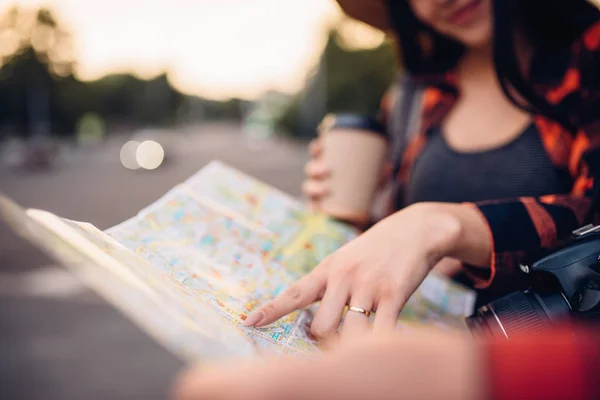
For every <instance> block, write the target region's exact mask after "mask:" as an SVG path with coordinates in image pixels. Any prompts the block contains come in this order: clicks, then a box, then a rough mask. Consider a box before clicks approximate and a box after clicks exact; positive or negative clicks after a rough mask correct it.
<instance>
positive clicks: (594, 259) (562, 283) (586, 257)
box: [467, 225, 600, 339]
mask: <svg viewBox="0 0 600 400" xmlns="http://www.w3.org/2000/svg"><path fill="white" fill-rule="evenodd" d="M521 270H522V271H523V272H524V273H526V274H529V275H530V277H531V278H532V279H531V286H530V288H529V289H528V290H525V291H522V292H514V293H510V294H508V295H506V296H504V297H502V298H500V299H498V300H495V301H492V302H491V303H489V304H487V305H485V306H482V307H480V308H479V309H478V310H477V311H476V312H475V314H474V315H472V316H470V317H468V318H467V325H468V326H469V328H470V329H471V331H472V332H473V334H474V335H476V336H479V335H487V336H490V335H491V336H496V337H500V338H506V339H509V338H510V337H511V336H512V335H515V334H520V333H531V332H536V331H541V330H545V329H548V328H550V327H551V326H552V325H554V324H556V323H557V322H561V321H564V320H566V319H570V318H576V319H579V320H587V319H595V318H598V317H600V226H593V225H588V226H585V227H583V228H581V229H579V230H577V231H575V232H573V236H572V237H571V238H570V239H569V240H567V241H565V242H564V243H562V244H561V245H560V246H558V247H557V248H555V249H553V251H552V252H551V253H550V254H546V255H545V256H543V257H542V258H539V259H538V260H537V261H536V262H534V263H533V264H532V265H531V266H528V265H521Z"/></svg>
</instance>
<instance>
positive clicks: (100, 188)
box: [0, 125, 306, 400]
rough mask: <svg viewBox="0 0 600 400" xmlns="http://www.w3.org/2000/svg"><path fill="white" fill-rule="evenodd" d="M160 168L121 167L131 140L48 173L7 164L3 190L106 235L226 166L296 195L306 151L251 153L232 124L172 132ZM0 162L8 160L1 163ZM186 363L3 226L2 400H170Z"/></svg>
mask: <svg viewBox="0 0 600 400" xmlns="http://www.w3.org/2000/svg"><path fill="white" fill-rule="evenodd" d="M162 139H164V140H161V141H162V142H164V146H165V148H166V151H167V156H169V159H168V160H167V162H166V163H165V164H164V166H162V167H160V168H159V169H158V170H155V171H130V170H126V169H125V168H123V167H122V166H121V164H120V162H119V151H120V148H121V146H122V144H123V143H125V141H126V140H127V138H126V137H119V138H111V139H110V140H109V141H107V142H105V143H103V144H101V145H99V146H96V147H90V148H82V149H67V150H66V151H65V152H64V154H63V155H64V157H63V158H62V159H61V161H60V163H59V164H58V165H57V167H56V168H55V169H54V170H52V171H47V172H15V171H10V170H8V169H6V168H2V167H1V166H0V192H4V193H5V194H7V195H8V196H9V197H11V198H12V199H14V200H16V201H17V202H18V203H20V204H21V205H24V206H27V207H36V208H41V209H45V210H48V211H51V212H54V213H56V214H58V215H60V216H63V217H67V218H71V219H75V220H81V221H89V222H91V223H93V224H95V225H96V226H97V227H99V228H101V229H106V228H108V227H110V226H112V225H114V224H116V223H118V222H120V221H122V220H124V219H126V218H128V217H130V216H132V215H133V214H135V213H136V212H137V211H138V210H139V209H141V208H142V207H144V206H146V205H148V204H149V203H151V202H152V201H154V200H156V199H157V198H158V197H160V196H161V195H162V194H163V193H165V192H166V191H167V190H168V189H170V188H171V187H172V186H174V185H175V184H177V183H179V182H181V181H183V180H184V179H185V178H187V177H189V176H190V175H192V174H193V173H194V172H195V171H197V170H198V169H200V168H201V167H202V166H204V165H205V164H206V163H208V162H209V161H211V160H214V159H219V160H221V161H224V162H226V163H228V164H230V165H232V166H234V167H237V168H239V169H241V170H243V171H245V172H247V173H249V174H251V175H253V176H255V177H258V178H259V179H262V180H264V181H266V182H267V183H270V184H273V185H275V186H277V187H279V188H280V189H282V190H284V191H286V192H288V193H290V194H292V195H294V196H298V195H299V194H300V182H301V178H302V166H303V164H304V162H305V159H306V154H305V153H306V151H305V146H303V145H302V144H298V143H291V142H284V141H271V142H267V143H264V144H263V145H262V147H261V148H256V147H254V146H251V147H249V146H248V143H247V141H246V140H245V139H244V137H243V136H242V135H241V134H240V132H239V129H238V128H237V127H235V126H228V125H211V126H202V127H199V128H195V129H188V130H187V131H181V132H172V133H170V134H169V135H168V136H164V137H163V138H162ZM0 161H1V160H0ZM181 367H182V364H181V362H180V361H179V360H178V359H176V358H175V357H174V356H173V355H171V354H170V353H168V352H167V351H166V350H164V349H163V348H162V347H160V346H159V345H157V344H155V343H154V342H153V341H152V340H151V339H150V338H149V337H147V336H146V335H145V334H144V333H143V332H141V331H140V330H139V329H138V328H137V327H136V326H134V325H133V324H131V323H130V322H129V321H128V320H126V319H125V318H124V317H122V316H121V315H120V314H119V313H118V312H117V311H116V310H114V309H113V308H111V307H110V306H108V305H107V304H106V303H104V302H103V301H102V300H101V299H99V298H98V297H97V296H95V295H94V294H93V293H91V292H89V291H88V290H87V289H86V288H84V287H82V286H81V285H80V284H79V283H78V282H77V281H76V280H75V279H74V278H73V277H72V276H71V275H69V274H68V273H66V272H65V271H63V270H62V269H61V268H60V267H57V266H56V265H53V263H52V261H51V260H49V259H47V258H46V257H45V256H43V255H42V254H41V253H39V252H38V251H37V250H35V249H34V248H33V247H32V246H31V245H29V244H28V243H26V242H23V241H22V240H20V239H19V238H17V237H15V236H14V235H13V234H12V233H11V232H10V231H8V230H7V229H6V227H4V226H2V225H1V223H0V398H1V399H47V400H54V399H62V400H70V399H89V400H95V399H147V400H150V399H164V398H166V396H167V393H168V388H169V384H170V382H171V379H172V378H173V376H174V374H176V373H177V371H178V370H179V369H180V368H181Z"/></svg>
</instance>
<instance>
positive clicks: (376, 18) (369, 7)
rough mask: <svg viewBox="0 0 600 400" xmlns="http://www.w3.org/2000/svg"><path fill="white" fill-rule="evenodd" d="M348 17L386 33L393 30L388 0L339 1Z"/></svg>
mask: <svg viewBox="0 0 600 400" xmlns="http://www.w3.org/2000/svg"><path fill="white" fill-rule="evenodd" d="M337 2H338V4H339V5H340V7H341V8H342V10H343V11H344V13H346V15H348V16H350V17H352V18H354V19H357V20H359V21H362V22H364V23H366V24H368V25H371V26H372V27H374V28H377V29H380V30H382V31H384V32H389V31H390V30H391V29H392V23H391V21H390V17H389V13H388V9H387V5H386V0H337Z"/></svg>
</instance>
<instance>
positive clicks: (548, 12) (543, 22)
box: [388, 0, 600, 132]
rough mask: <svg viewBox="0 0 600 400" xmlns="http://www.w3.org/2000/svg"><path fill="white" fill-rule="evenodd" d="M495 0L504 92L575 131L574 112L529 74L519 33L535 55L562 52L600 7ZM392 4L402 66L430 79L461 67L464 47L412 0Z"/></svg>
mask: <svg viewBox="0 0 600 400" xmlns="http://www.w3.org/2000/svg"><path fill="white" fill-rule="evenodd" d="M492 3H493V15H494V43H493V47H494V64H495V69H496V74H497V76H498V80H499V82H500V84H501V86H502V90H503V91H504V93H505V95H506V96H507V97H508V98H509V99H510V101H511V102H513V103H514V104H515V105H517V106H518V107H519V108H521V109H523V110H526V111H528V112H531V113H539V114H542V115H544V116H546V117H548V118H550V119H552V120H554V121H556V122H558V123H559V124H561V125H562V126H563V127H564V128H566V129H568V130H570V131H571V132H576V129H577V128H576V127H575V125H574V122H573V121H572V120H571V119H570V118H569V116H567V115H563V113H562V112H559V110H557V108H556V107H554V106H552V105H551V104H549V103H548V102H547V101H546V100H545V99H544V98H543V97H542V96H540V95H539V94H538V93H537V92H536V91H535V90H534V88H533V86H532V82H530V80H529V79H528V78H527V77H526V76H524V74H523V72H522V69H521V67H520V63H519V59H518V57H517V52H516V49H515V40H514V32H515V29H516V28H517V27H519V28H520V29H522V31H523V32H524V33H525V34H526V35H527V38H528V40H529V42H530V43H531V45H532V47H533V49H534V58H535V56H536V54H539V53H541V52H550V53H551V54H556V55H557V56H558V55H561V54H564V53H565V52H566V51H568V49H569V48H570V46H571V45H572V43H573V42H574V41H575V40H576V39H577V38H578V37H580V36H581V34H582V33H583V32H584V31H585V30H586V29H587V28H588V27H590V26H591V25H592V24H594V23H595V22H597V21H598V19H599V16H600V11H599V10H598V8H596V7H595V6H594V5H592V4H590V3H589V2H588V1H586V0H492ZM388 7H389V11H390V16H391V21H392V23H393V25H394V27H395V30H396V32H397V34H398V39H399V41H398V44H399V48H400V54H401V55H402V58H403V65H404V67H405V68H406V70H407V71H408V72H409V74H410V75H411V76H413V77H415V78H417V79H424V80H427V79H428V78H429V77H431V76H437V75H439V74H443V73H445V72H447V71H448V70H450V69H451V68H452V67H453V66H454V65H456V63H457V62H458V60H459V59H460V57H461V56H462V54H463V53H464V51H465V49H464V46H463V45H461V44H460V43H458V42H457V41H455V40H453V39H451V38H448V37H447V36H444V35H441V34H440V33H438V32H436V31H435V30H433V29H432V28H431V27H429V26H427V25H425V24H424V23H422V22H421V21H420V20H418V19H417V17H416V16H415V14H414V12H413V11H412V9H411V7H410V4H409V2H408V1H407V0H388ZM515 94H516V96H515ZM517 97H518V99H517Z"/></svg>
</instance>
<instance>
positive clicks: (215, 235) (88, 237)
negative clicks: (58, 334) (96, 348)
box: [0, 161, 474, 361]
mask: <svg viewBox="0 0 600 400" xmlns="http://www.w3.org/2000/svg"><path fill="white" fill-rule="evenodd" d="M0 217H1V218H2V219H3V220H5V221H6V222H7V223H8V225H9V226H11V227H12V228H13V229H14V230H15V231H16V232H17V233H19V234H20V235H21V236H23V237H25V238H26V239H27V240H29V241H30V242H32V243H33V244H35V245H37V246H38V247H40V248H41V249H42V250H44V251H45V252H47V253H48V254H49V255H50V256H52V257H53V258H55V259H56V260H57V261H58V262H60V263H61V264H62V265H64V266H65V267H67V268H69V270H70V271H72V272H73V273H74V274H75V275H76V276H78V277H79V279H81V280H82V281H83V282H84V283H85V284H86V285H88V286H90V287H91V288H92V289H94V290H95V291H97V292H98V293H99V294H101V295H102V296H103V297H104V298H105V299H106V300H107V301H108V302H110V303H111V304H112V305H113V306H114V307H116V308H118V309H119V310H121V311H122V312H123V313H124V314H125V315H127V316H128V317H129V318H131V319H132V320H133V321H134V322H136V323H137V324H138V325H139V326H140V327H141V328H142V329H143V330H144V331H146V332H148V333H149V334H150V335H152V336H153V337H154V338H155V339H156V340H157V341H158V342H160V343H161V344H163V345H164V346H165V347H167V348H168V349H169V350H171V351H173V352H174V353H175V354H177V355H179V356H181V357H182V358H184V359H188V360H194V361H197V360H214V359H222V358H226V357H255V356H259V355H261V354H264V353H283V354H289V355H292V356H309V355H311V354H314V353H316V352H319V351H320V350H319V347H318V343H316V342H315V341H314V340H313V339H312V338H311V337H310V334H309V331H310V330H309V327H310V322H311V316H312V311H313V308H310V307H309V308H307V309H304V310H300V311H297V312H294V313H292V314H290V315H288V316H286V317H284V318H283V319H281V320H280V321H277V322H275V323H273V324H272V325H270V326H268V327H265V328H247V327H244V326H243V325H242V322H243V320H244V319H245V318H246V316H247V315H248V314H249V313H250V311H252V310H253V309H255V308H256V307H257V306H258V305H260V304H262V303H265V302H266V301H267V300H269V299H271V298H273V297H274V296H276V295H278V294H279V293H282V292H283V291H284V290H285V289H286V288H287V287H288V286H289V285H290V284H292V283H293V282H294V281H296V280H297V279H298V278H300V277H301V276H303V275H305V274H307V273H308V272H309V271H310V270H311V269H312V268H314V267H315V266H316V265H318V263H319V262H320V261H321V260H323V259H324V258H325V257H326V256H327V255H328V254H331V253H332V252H334V251H335V250H336V249H338V248H339V247H341V246H342V245H343V244H344V243H347V242H348V241H350V240H352V239H353V238H355V237H356V236H357V235H358V233H357V232H356V231H354V230H353V229H352V228H350V227H348V226H345V225H344V224H341V223H339V222H337V221H334V220H331V219H329V218H327V217H325V216H323V215H318V214H314V213H311V212H310V211H308V210H307V209H306V208H305V207H304V206H303V205H302V204H301V203H300V202H298V201H297V200H295V199H293V198H292V197H289V196H288V195H286V194H285V193H282V192H280V191H279V190H277V189H275V188H273V187H270V186H268V185H266V184H264V183H262V182H260V181H258V180H256V179H253V178H252V177H249V176H247V175H245V174H243V173H241V172H240V171H237V170H235V169H233V168H230V167H228V166H226V165H224V164H222V163H220V162H216V161H215V162H212V163H210V164H208V165H207V166H205V167H204V168H203V169H202V170H200V171H199V172H198V173H197V174H196V175H194V176H193V177H191V178H190V179H188V180H187V181H185V182H184V183H182V184H180V185H178V186H176V187H174V188H173V189H172V190H171V191H169V192H168V193H166V194H165V195H164V196H163V197H162V198H160V199H159V200H158V201H156V202H155V203H153V204H152V205H150V206H149V207H147V208H145V209H144V210H142V211H140V212H139V213H138V215H136V216H134V217H133V218H131V219H129V220H127V221H125V222H123V223H121V224H119V225H117V226H115V227H112V228H110V229H108V230H107V231H105V232H102V231H100V230H98V229H96V228H95V227H94V226H93V225H91V224H88V223H82V222H75V221H70V220H67V219H63V218H60V217H58V216H56V215H54V214H51V213H48V212H45V211H41V210H33V209H29V210H24V209H22V208H21V207H19V206H18V205H16V204H15V203H13V202H12V201H11V200H9V199H8V198H6V197H4V196H0ZM473 303H474V293H473V292H472V291H470V290H467V289H466V288H464V287H462V286H459V285H457V284H454V283H452V282H451V281H449V280H447V279H444V278H441V277H438V276H435V275H430V276H429V277H428V278H427V279H426V280H425V282H424V283H423V284H422V285H421V287H420V288H419V289H418V290H417V292H416V293H415V294H414V295H413V296H412V297H411V299H410V300H409V301H408V303H407V304H406V306H405V307H404V309H403V311H402V313H401V314H400V318H399V326H402V325H403V324H406V323H411V322H418V323H427V324H434V325H436V326H438V327H441V328H443V329H445V328H458V329H464V327H465V325H464V317H465V315H466V314H468V313H470V312H471V311H472V308H473ZM313 307H314V306H313Z"/></svg>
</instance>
